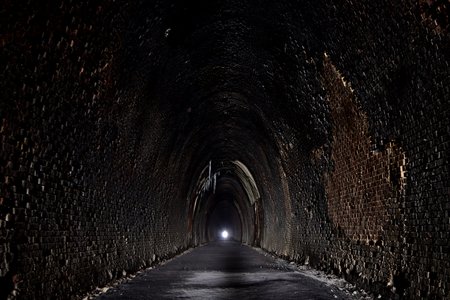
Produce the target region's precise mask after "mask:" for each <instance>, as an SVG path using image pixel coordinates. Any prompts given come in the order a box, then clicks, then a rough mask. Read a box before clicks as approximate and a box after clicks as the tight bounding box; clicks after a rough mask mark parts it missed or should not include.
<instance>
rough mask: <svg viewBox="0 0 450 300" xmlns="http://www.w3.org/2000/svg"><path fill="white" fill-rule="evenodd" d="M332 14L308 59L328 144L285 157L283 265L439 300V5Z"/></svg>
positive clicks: (442, 101)
mask: <svg viewBox="0 0 450 300" xmlns="http://www.w3.org/2000/svg"><path fill="white" fill-rule="evenodd" d="M341 4H342V5H341V6H340V7H339V8H338V7H337V6H336V7H334V6H332V5H331V6H329V9H330V10H328V11H327V13H328V14H330V15H332V16H333V18H331V19H328V18H327V19H326V20H325V19H320V18H317V21H316V22H317V24H320V25H321V26H325V30H324V31H323V32H324V35H325V36H326V38H325V40H328V43H325V45H324V46H323V48H322V49H323V52H322V53H321V55H322V57H319V56H314V52H313V51H311V52H310V57H311V58H310V59H311V61H315V62H316V66H317V68H318V69H320V70H321V71H320V72H321V74H322V75H321V76H322V79H321V80H320V81H321V82H322V84H323V91H324V93H323V94H322V97H324V99H326V101H327V103H328V104H327V108H326V109H325V110H324V111H325V113H326V115H327V118H326V120H325V121H324V124H328V125H326V126H325V127H324V128H325V129H327V128H329V135H328V140H327V142H326V143H323V144H322V145H317V146H314V147H313V148H312V150H311V151H310V154H309V155H307V154H303V155H301V154H299V153H298V152H299V151H301V149H300V148H297V149H296V151H288V154H287V157H288V159H287V162H286V164H285V166H286V167H285V168H286V173H287V175H288V176H287V177H288V178H289V179H290V181H289V188H290V192H291V199H293V204H292V207H293V213H294V214H296V215H297V218H295V219H294V220H293V228H294V229H295V230H294V231H293V237H292V241H291V244H292V245H293V247H292V248H291V251H290V254H289V255H288V256H289V257H291V258H294V259H297V260H299V261H302V262H306V263H308V264H311V265H314V266H316V267H319V268H323V269H326V270H329V271H331V272H335V273H337V274H340V275H342V276H344V277H345V278H347V279H348V280H350V281H354V282H356V283H358V284H359V285H360V286H362V287H364V288H365V289H367V290H369V291H372V292H373V293H374V295H375V296H377V295H380V296H381V297H382V298H388V299H390V298H392V299H396V298H405V299H446V298H448V297H449V292H450V290H449V286H448V282H449V270H450V269H449V264H448V262H449V260H448V256H449V252H448V251H449V248H448V246H449V243H448V240H449V236H448V228H449V224H450V219H449V211H448V207H449V199H450V197H449V189H448V178H449V160H448V153H449V151H448V147H449V139H450V138H449V137H450V134H449V133H450V130H449V129H450V127H449V121H448V119H449V118H448V115H449V105H448V103H449V100H448V99H449V89H448V88H447V86H448V83H449V69H448V66H449V57H448V54H446V53H447V52H448V35H447V34H448V33H447V31H446V29H445V28H446V27H445V26H446V25H445V22H444V20H445V17H443V16H442V15H440V16H437V14H438V12H440V11H443V9H444V7H445V6H446V4H442V3H441V4H438V2H436V4H435V5H434V4H431V2H429V4H430V5H431V6H432V7H434V9H436V7H437V6H439V5H441V6H442V9H436V13H435V14H433V13H431V14H428V15H426V14H424V13H423V11H422V9H423V8H424V6H423V4H422V5H420V4H419V3H415V4H409V3H408V4H406V3H402V4H401V5H400V3H397V4H396V7H395V9H394V8H388V6H383V7H380V6H378V5H377V4H375V3H368V2H367V3H366V2H359V3H354V2H350V1H348V2H347V1H343V2H342V3H341ZM373 12H375V13H374V14H373V15H372V13H373ZM421 12H422V13H421ZM317 14H318V15H325V13H324V11H321V10H320V9H318V10H317ZM439 14H440V13H439ZM432 15H434V17H435V18H438V20H436V21H432V20H430V18H431V16H432ZM426 16H428V17H426ZM440 24H443V25H440ZM320 65H321V67H320ZM319 99H320V98H319ZM327 120H328V121H327ZM327 126H330V127H327ZM299 139H300V138H299ZM294 144H295V142H294ZM295 152H297V153H295ZM305 157H309V160H306V159H305ZM280 254H281V253H280Z"/></svg>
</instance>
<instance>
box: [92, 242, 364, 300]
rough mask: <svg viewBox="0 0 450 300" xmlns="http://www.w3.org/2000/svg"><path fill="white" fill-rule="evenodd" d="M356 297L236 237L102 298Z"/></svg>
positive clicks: (177, 260) (175, 261) (144, 275)
mask: <svg viewBox="0 0 450 300" xmlns="http://www.w3.org/2000/svg"><path fill="white" fill-rule="evenodd" d="M237 298H241V299H355V298H353V297H351V296H350V295H349V294H347V293H345V292H343V291H340V290H339V289H338V288H337V287H335V286H333V285H330V284H329V283H326V282H322V281H320V280H317V279H314V278H311V277H308V276H305V275H304V274H302V273H301V271H297V270H294V269H293V268H292V267H290V266H289V264H287V263H286V262H284V263H283V262H282V261H281V260H275V259H274V258H272V257H270V256H267V255H263V254H262V253H260V252H258V251H256V250H254V249H252V248H250V247H248V246H245V245H241V244H239V243H237V242H232V241H220V242H213V243H210V244H207V245H205V246H202V247H199V248H196V249H194V250H192V251H191V252H189V253H187V254H184V255H181V256H179V257H177V258H175V259H173V260H172V261H169V262H168V263H167V264H165V265H162V266H158V267H156V268H154V269H152V270H148V271H145V272H144V273H142V274H140V275H139V276H137V277H135V278H134V279H132V280H130V281H128V282H127V283H124V284H122V285H119V286H117V287H115V288H112V289H110V290H108V292H106V293H105V294H102V295H100V296H99V297H97V299H105V300H111V299H237Z"/></svg>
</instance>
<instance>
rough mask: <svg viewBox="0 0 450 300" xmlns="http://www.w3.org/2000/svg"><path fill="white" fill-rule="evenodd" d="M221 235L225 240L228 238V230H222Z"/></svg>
mask: <svg viewBox="0 0 450 300" xmlns="http://www.w3.org/2000/svg"><path fill="white" fill-rule="evenodd" d="M221 236H222V238H223V239H224V240H226V239H228V231H226V230H224V231H222V233H221Z"/></svg>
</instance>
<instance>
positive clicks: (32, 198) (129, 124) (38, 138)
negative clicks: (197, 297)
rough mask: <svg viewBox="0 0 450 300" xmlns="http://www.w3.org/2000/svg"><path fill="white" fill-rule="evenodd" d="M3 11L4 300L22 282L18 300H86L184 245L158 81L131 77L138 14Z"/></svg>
mask: <svg viewBox="0 0 450 300" xmlns="http://www.w3.org/2000/svg"><path fill="white" fill-rule="evenodd" d="M5 5H6V7H5V8H4V7H2V11H1V17H0V19H1V21H0V22H1V28H2V33H1V35H0V53H1V54H0V55H1V57H2V60H1V61H2V62H1V74H0V81H1V89H0V90H1V91H0V93H1V103H0V115H1V119H2V123H1V129H0V139H1V151H0V153H1V154H0V168H1V169H0V173H1V174H2V176H1V177H2V182H1V189H0V277H1V279H2V286H1V288H0V290H1V293H2V297H3V296H4V295H3V293H5V292H6V291H7V286H5V285H3V282H5V281H6V280H8V281H9V280H10V277H11V276H12V275H15V274H19V277H18V278H17V277H15V278H16V280H21V281H22V283H21V285H20V294H19V295H20V298H22V299H33V298H34V299H49V298H48V297H50V296H51V298H52V299H67V298H68V297H76V296H81V295H83V294H84V293H86V292H88V291H89V290H90V289H93V288H94V287H96V286H102V285H104V284H106V283H109V282H111V281H112V280H114V279H116V278H119V277H122V276H124V275H125V274H126V273H130V272H134V271H137V270H139V269H141V268H143V267H145V266H149V265H151V264H153V263H154V262H155V261H159V260H160V259H162V258H164V257H167V256H170V255H173V254H175V253H179V252H180V251H181V250H182V249H184V248H186V247H187V246H188V242H189V241H188V238H187V232H186V224H187V218H186V211H185V210H186V208H185V207H184V206H183V205H184V203H183V202H178V203H176V204H177V205H175V204H174V203H175V202H173V201H171V199H178V198H181V196H180V190H181V189H180V188H179V184H178V183H177V180H180V179H179V178H178V177H177V176H178V175H177V174H176V173H169V174H168V171H167V169H166V167H165V166H166V165H167V163H168V161H169V159H170V157H169V155H168V154H170V151H169V150H168V151H166V152H165V151H162V150H163V149H168V147H169V145H167V141H166V138H165V135H164V126H166V123H167V122H166V121H165V120H164V119H163V116H162V113H161V112H160V111H158V110H157V108H156V106H155V105H154V103H155V102H156V100H154V98H156V96H155V97H154V98H153V99H152V98H150V97H147V96H148V91H149V90H150V89H151V87H149V83H150V84H152V83H153V82H152V80H151V79H149V78H147V77H145V74H144V73H143V72H145V70H143V69H142V68H141V69H138V68H136V65H137V64H140V63H141V62H142V61H137V62H135V61H133V59H136V58H137V57H138V55H139V54H135V53H134V54H133V57H130V53H129V52H127V51H128V50H129V49H127V44H128V43H134V41H132V39H134V38H137V36H136V37H135V36H134V35H132V34H126V33H125V27H126V26H127V24H128V23H127V22H128V21H127V19H126V18H127V15H128V14H129V13H131V10H132V9H131V8H129V7H127V6H126V5H125V4H124V3H121V4H120V5H118V4H112V3H109V2H104V3H98V5H87V4H86V2H84V4H83V3H77V4H76V3H72V4H71V3H69V2H68V1H59V2H58V3H53V4H43V3H40V2H31V1H30V3H25V2H24V3H20V2H16V1H7V2H6V3H5ZM2 6H3V4H2ZM134 9H135V8H134ZM149 17H150V16H149ZM153 21H154V20H153V19H152V22H153ZM162 34H163V32H162ZM149 51H150V50H149ZM146 55H147V54H146ZM150 65H151V64H150ZM150 65H147V67H150ZM154 80H156V79H154ZM144 95H145V96H144ZM146 97H147V98H146ZM143 128H147V129H148V130H146V131H145V132H143ZM159 147H161V148H159ZM164 147H165V148H164ZM182 169H183V167H182V166H181V165H177V166H176V168H175V169H174V170H177V172H182V171H181V170H182ZM169 214H170V218H169ZM170 219H177V220H179V222H177V223H174V222H170ZM160 241H164V242H160Z"/></svg>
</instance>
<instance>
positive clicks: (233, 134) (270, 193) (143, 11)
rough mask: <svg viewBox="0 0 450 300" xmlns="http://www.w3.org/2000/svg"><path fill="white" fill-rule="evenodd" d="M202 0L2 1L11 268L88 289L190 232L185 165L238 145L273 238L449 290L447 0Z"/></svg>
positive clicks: (52, 283)
mask: <svg viewBox="0 0 450 300" xmlns="http://www.w3.org/2000/svg"><path fill="white" fill-rule="evenodd" d="M208 3H209V4H206V3H202V4H201V5H200V4H199V5H198V6H197V5H189V4H183V3H181V2H174V5H172V4H171V3H167V2H166V3H164V2H163V1H161V2H145V3H144V2H140V1H132V2H125V1H116V2H111V3H109V2H102V1H100V2H99V3H98V4H97V5H93V4H83V3H81V4H73V3H71V2H68V1H60V2H58V3H54V4H42V3H31V2H30V3H27V2H26V1H23V3H22V2H20V1H17V2H16V1H14V2H13V1H7V2H6V3H5V6H4V8H3V9H2V11H1V13H0V15H1V18H0V20H1V21H0V24H1V29H2V33H1V35H0V53H1V57H2V58H4V59H2V61H1V70H2V73H1V74H0V79H1V82H2V83H1V89H0V93H1V94H0V95H1V102H0V115H1V118H2V126H1V130H0V135H1V138H2V148H1V157H0V158H1V161H0V166H1V169H0V170H1V174H2V179H3V181H2V185H1V193H0V233H1V237H0V245H1V246H0V257H1V260H0V269H1V272H0V276H3V278H6V279H8V278H9V277H12V275H15V274H19V276H20V278H21V280H22V281H23V282H22V283H21V292H20V294H19V298H23V299H32V298H36V299H40V298H46V297H53V298H56V299H58V298H59V299H63V298H67V296H68V295H70V296H71V297H76V296H79V295H82V294H84V293H85V292H87V291H89V290H90V289H92V288H94V287H95V286H98V285H104V284H106V283H108V282H110V281H111V280H113V279H115V278H118V277H121V276H123V275H124V274H125V273H124V271H125V272H133V271H136V270H138V269H140V268H142V267H144V266H148V265H150V264H153V263H154V261H155V260H158V259H160V258H164V257H168V256H171V255H173V254H175V253H178V252H179V251H181V250H182V249H184V248H186V247H189V246H193V245H194V244H193V240H192V232H190V231H189V226H188V224H189V222H192V220H190V217H191V216H190V215H189V210H190V206H189V205H190V202H189V201H190V200H189V189H190V186H191V178H192V177H194V179H193V180H194V181H195V176H196V175H198V173H199V170H200V169H201V168H203V167H204V165H206V164H207V162H208V161H210V160H212V161H233V160H241V161H242V162H243V163H244V164H245V165H246V166H248V167H249V169H250V170H251V173H252V174H253V176H254V179H255V182H256V183H257V185H258V187H259V188H260V194H261V202H259V203H260V205H261V207H260V209H261V211H262V212H263V213H262V214H261V216H262V220H261V222H260V223H259V224H260V226H261V237H260V238H261V240H260V241H259V242H260V245H261V247H263V248H264V249H266V250H267V251H270V252H274V253H276V254H277V255H280V256H283V257H287V258H289V259H293V260H297V261H299V262H304V263H308V264H310V265H312V266H314V267H316V268H320V269H324V270H328V271H331V272H335V273H337V274H339V275H341V276H344V277H346V278H347V279H348V280H351V281H354V282H356V283H357V284H358V285H359V286H361V287H365V288H366V289H368V290H371V291H373V292H375V293H376V294H381V295H382V297H385V298H396V297H400V296H403V297H405V298H407V299H408V298H410V299H443V298H445V297H448V296H449V293H450V291H449V289H450V287H449V285H448V283H449V282H450V277H449V276H450V273H449V270H450V265H449V259H448V258H449V245H448V241H449V240H450V237H449V232H450V227H449V226H450V219H449V218H450V217H449V211H450V201H449V198H450V197H449V186H448V182H449V163H448V153H449V131H450V124H449V119H450V118H448V116H449V105H448V104H449V100H448V99H450V97H449V94H450V93H449V86H450V82H449V80H450V79H449V57H448V53H450V51H449V50H450V49H449V46H448V45H449V38H448V19H446V17H445V12H448V4H447V3H446V2H445V1H433V2H425V1H418V2H414V3H413V2H407V1H398V2H395V3H391V2H389V3H388V2H387V1H384V2H373V1H372V2H369V1H360V2H357V3H356V2H352V1H340V2H339V3H334V2H333V3H331V2H327V1H314V3H313V2H309V1H306V2H302V3H297V2H294V1H292V2H290V1H279V2H277V3H272V2H267V3H265V4H264V5H261V4H258V5H256V4H255V3H252V2H248V3H240V2H239V1H229V2H227V3H225V2H220V1H217V2H214V1H213V2H208ZM438 8H439V9H438ZM224 112H226V113H224ZM174 220H177V221H176V222H175V221H174ZM63 293H64V294H63Z"/></svg>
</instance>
